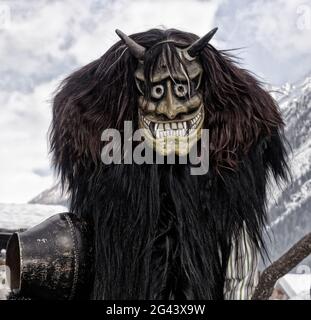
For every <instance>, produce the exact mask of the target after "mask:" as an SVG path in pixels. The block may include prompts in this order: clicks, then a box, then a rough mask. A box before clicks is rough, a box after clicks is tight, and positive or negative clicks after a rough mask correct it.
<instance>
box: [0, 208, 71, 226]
mask: <svg viewBox="0 0 311 320" xmlns="http://www.w3.org/2000/svg"><path fill="white" fill-rule="evenodd" d="M67 211H68V210H67V208H66V207H64V206H60V205H59V206H51V205H42V204H10V203H0V229H8V230H15V229H24V228H29V227H32V226H35V225H37V224H39V223H40V222H42V221H43V220H45V219H47V218H49V217H51V216H52V215H53V214H56V213H60V212H67Z"/></svg>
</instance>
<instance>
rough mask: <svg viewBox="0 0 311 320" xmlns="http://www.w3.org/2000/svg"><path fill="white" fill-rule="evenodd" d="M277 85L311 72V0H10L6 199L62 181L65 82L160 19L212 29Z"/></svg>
mask: <svg viewBox="0 0 311 320" xmlns="http://www.w3.org/2000/svg"><path fill="white" fill-rule="evenodd" d="M215 26H218V27H219V31H218V33H217V34H216V36H215V38H214V39H213V40H212V44H213V45H215V47H216V48H219V49H230V48H243V49H241V50H239V51H237V52H236V54H237V55H238V56H240V57H241V58H243V60H242V64H243V67H245V68H248V69H250V70H251V71H253V72H254V73H255V74H257V75H258V76H260V77H261V79H262V80H264V81H266V82H267V83H270V84H273V85H281V84H283V83H285V82H295V81H297V80H299V79H301V78H303V77H304V76H305V75H306V74H307V73H309V72H310V70H311V55H310V52H311V41H310V39H311V0H306V1H295V0H291V1H288V0H287V1H286V0H273V1H271V0H270V1H266V0H253V1H247V0H230V1H229V0H211V1H204V0H184V1H183V0H157V1H151V0H116V1H108V0H83V1H82V0H65V1H60V0H49V1H48V0H27V1H25V0H10V1H3V0H0V59H1V60H0V61H1V63H0V202H25V201H28V200H29V199H31V198H32V197H33V196H35V195H36V194H37V193H39V192H40V191H42V190H43V189H45V188H47V187H49V186H51V185H52V184H53V182H54V178H53V175H52V173H51V170H50V166H49V159H48V156H47V140H46V132H47V129H48V126H49V123H50V101H51V98H52V96H53V91H54V90H55V88H56V87H57V84H58V83H59V81H60V80H61V79H62V78H64V77H65V76H66V75H68V74H69V73H71V72H72V71H73V70H75V69H77V68H79V67H81V66H83V65H84V64H86V63H88V62H90V61H92V60H94V59H96V58H98V57H99V56H101V55H102V54H103V53H104V52H105V51H106V50H107V49H108V48H109V47H110V46H111V45H112V44H113V43H114V42H115V41H117V40H118V38H117V36H116V34H115V33H114V30H115V29H116V28H120V29H121V30H123V31H124V32H126V33H128V34H131V33H134V32H138V31H143V30H147V29H149V28H153V27H167V28H178V29H182V30H185V31H191V32H194V33H197V34H198V35H204V34H205V33H206V32H208V31H209V30H210V29H211V28H213V27H215Z"/></svg>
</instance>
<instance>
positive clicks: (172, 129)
mask: <svg viewBox="0 0 311 320" xmlns="http://www.w3.org/2000/svg"><path fill="white" fill-rule="evenodd" d="M201 118H202V114H201V113H199V114H198V115H196V116H195V117H194V118H192V119H190V120H188V121H183V122H170V123H155V122H151V121H150V120H147V119H146V118H144V117H142V120H143V123H144V125H145V126H146V127H148V128H149V130H150V131H151V133H152V134H153V136H154V137H155V138H164V137H168V136H175V137H177V136H178V137H184V136H187V135H189V134H192V133H194V132H195V129H196V128H197V127H198V125H199V122H200V121H201Z"/></svg>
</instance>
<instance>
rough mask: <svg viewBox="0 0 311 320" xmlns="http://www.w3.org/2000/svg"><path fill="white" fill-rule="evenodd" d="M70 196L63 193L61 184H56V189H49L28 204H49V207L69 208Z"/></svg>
mask: <svg viewBox="0 0 311 320" xmlns="http://www.w3.org/2000/svg"><path fill="white" fill-rule="evenodd" d="M68 201H69V200H68V196H67V195H66V194H64V193H62V192H61V187H60V184H59V183H58V184H56V185H55V186H54V187H52V188H49V189H47V190H45V191H43V192H41V193H40V194H38V195H37V196H36V197H34V198H33V199H32V200H30V201H29V202H28V203H30V204H35V203H38V204H47V205H62V206H65V207H67V206H68Z"/></svg>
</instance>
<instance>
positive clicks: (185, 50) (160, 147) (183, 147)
mask: <svg viewBox="0 0 311 320" xmlns="http://www.w3.org/2000/svg"><path fill="white" fill-rule="evenodd" d="M216 31H217V28H215V29H213V30H211V31H210V32H209V33H208V34H206V35H205V36H204V37H203V38H200V39H198V40H197V41H195V42H194V43H193V44H191V45H190V46H189V45H186V44H184V43H179V42H176V41H174V40H173V39H168V40H166V41H163V42H160V43H157V44H155V45H154V46H153V47H151V48H149V49H148V50H147V49H146V48H144V47H142V46H141V45H139V44H138V43H136V42H135V41H134V40H132V39H131V38H129V37H128V36H127V35H125V34H124V33H123V32H122V31H120V30H116V32H117V34H118V35H119V37H120V38H121V39H122V40H123V41H124V42H125V44H126V45H127V47H128V48H129V50H130V52H131V53H132V55H133V56H134V57H135V58H137V60H138V66H137V69H136V71H135V81H136V86H137V89H138V91H139V98H138V117H139V127H140V128H141V129H144V136H145V138H146V141H147V143H148V144H149V145H150V146H151V147H153V148H154V149H155V150H156V151H157V152H159V153H161V154H163V155H169V154H172V153H176V154H177V155H186V154H188V153H189V151H190V150H191V148H192V146H193V145H194V144H195V143H196V142H197V141H198V140H199V139H200V137H201V129H202V127H203V122H204V107H203V99H202V93H201V90H200V84H201V79H202V73H203V69H202V66H201V64H200V61H199V59H198V55H199V54H200V52H201V51H202V50H203V49H204V47H205V46H206V45H207V43H208V42H209V41H210V40H211V38H212V37H213V35H214V34H215V33H216ZM165 43H167V44H173V45H174V51H175V56H176V57H177V59H176V58H175V59H173V60H172V61H170V60H171V59H170V56H171V55H170V54H165V52H164V51H163V52H162V53H161V54H160V55H159V57H158V59H157V61H156V62H155V63H154V66H153V68H152V70H151V72H150V73H149V72H146V68H145V64H144V60H145V59H144V58H145V55H146V54H148V53H149V54H150V52H152V50H154V49H155V48H156V47H157V46H158V45H160V44H162V45H163V44H165ZM166 48H167V50H171V49H170V48H171V46H169V45H168V46H167V47H166Z"/></svg>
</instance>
